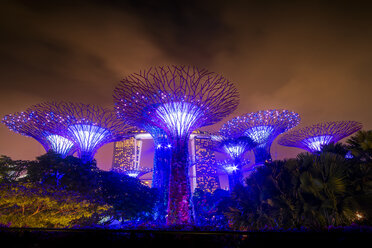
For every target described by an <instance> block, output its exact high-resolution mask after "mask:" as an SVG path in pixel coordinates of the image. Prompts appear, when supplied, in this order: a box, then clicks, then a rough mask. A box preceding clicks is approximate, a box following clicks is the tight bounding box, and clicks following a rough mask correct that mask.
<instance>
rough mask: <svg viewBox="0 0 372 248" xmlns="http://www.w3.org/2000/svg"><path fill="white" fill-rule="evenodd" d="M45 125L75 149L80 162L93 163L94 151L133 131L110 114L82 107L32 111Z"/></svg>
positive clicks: (53, 105) (45, 105)
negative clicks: (72, 143) (73, 145)
mask: <svg viewBox="0 0 372 248" xmlns="http://www.w3.org/2000/svg"><path fill="white" fill-rule="evenodd" d="M32 108H33V109H34V110H35V112H36V113H38V115H39V116H41V117H42V118H43V120H44V123H47V125H46V128H48V127H49V128H51V129H53V130H58V133H60V134H61V135H62V136H64V137H67V138H69V140H71V141H73V142H74V144H75V145H76V147H78V153H79V157H80V158H81V159H82V160H83V161H84V162H89V161H91V160H93V158H94V155H95V153H96V151H97V150H98V148H100V147H101V146H103V145H104V144H106V143H110V142H113V141H117V140H120V139H122V138H123V137H125V136H127V135H128V133H130V132H132V131H134V130H135V128H134V127H132V126H129V125H126V124H124V123H123V122H122V121H121V120H120V119H118V118H117V116H116V114H115V112H114V111H112V110H110V109H106V108H102V107H99V106H95V105H89V104H82V103H70V102H61V103H53V102H52V103H49V102H47V103H42V104H39V105H35V106H33V107H32Z"/></svg>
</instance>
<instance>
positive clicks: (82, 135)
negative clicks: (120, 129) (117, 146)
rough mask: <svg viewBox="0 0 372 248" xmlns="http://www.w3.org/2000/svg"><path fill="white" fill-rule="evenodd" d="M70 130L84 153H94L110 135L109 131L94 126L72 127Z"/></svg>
mask: <svg viewBox="0 0 372 248" xmlns="http://www.w3.org/2000/svg"><path fill="white" fill-rule="evenodd" d="M68 129H69V131H70V132H72V133H73V135H74V137H75V139H76V141H77V142H78V143H79V146H80V149H81V151H84V152H93V151H94V150H95V149H96V148H97V146H99V145H100V143H101V142H102V141H103V140H104V139H105V138H106V137H107V136H109V135H110V132H109V131H108V130H107V129H105V128H102V127H98V126H94V125H83V124H81V125H72V126H70V127H69V128H68Z"/></svg>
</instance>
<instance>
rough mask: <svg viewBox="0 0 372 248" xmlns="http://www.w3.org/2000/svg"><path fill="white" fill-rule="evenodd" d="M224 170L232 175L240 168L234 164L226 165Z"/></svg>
mask: <svg viewBox="0 0 372 248" xmlns="http://www.w3.org/2000/svg"><path fill="white" fill-rule="evenodd" d="M223 169H224V170H225V171H226V172H227V173H228V174H231V173H233V172H235V171H237V170H238V167H237V166H236V165H233V164H226V165H224V166H223Z"/></svg>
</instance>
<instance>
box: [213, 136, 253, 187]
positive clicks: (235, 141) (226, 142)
mask: <svg viewBox="0 0 372 248" xmlns="http://www.w3.org/2000/svg"><path fill="white" fill-rule="evenodd" d="M211 139H212V140H213V141H214V149H215V150H216V151H219V152H223V153H226V154H227V155H228V156H229V157H230V159H229V160H226V161H223V162H217V163H216V165H217V169H219V170H222V171H224V172H225V173H226V174H227V175H228V177H229V189H230V190H232V189H233V188H234V187H235V186H236V185H237V184H242V183H243V171H242V170H243V166H244V165H247V164H248V162H247V160H244V159H243V156H244V154H245V153H246V152H247V151H249V150H251V149H253V148H254V147H255V146H256V145H257V143H256V142H254V141H253V140H252V139H251V138H249V137H247V136H240V137H237V138H231V137H224V136H222V135H218V134H214V135H211Z"/></svg>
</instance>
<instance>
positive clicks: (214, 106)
mask: <svg viewBox="0 0 372 248" xmlns="http://www.w3.org/2000/svg"><path fill="white" fill-rule="evenodd" d="M114 99H115V103H116V108H117V111H118V112H119V113H121V114H123V115H124V116H126V117H127V119H126V120H127V121H128V122H129V123H130V124H133V125H137V126H142V125H144V124H145V123H148V124H149V125H151V126H156V127H158V128H160V129H162V130H163V131H164V132H165V133H166V134H167V138H168V140H169V142H170V143H171V167H170V178H169V196H168V215H167V223H168V224H190V223H191V221H192V212H191V207H190V194H191V192H190V181H189V175H188V164H189V163H188V140H189V137H190V134H191V132H192V131H193V130H195V129H197V128H199V127H202V126H206V125H211V124H214V123H216V122H218V121H220V120H222V118H224V117H225V116H227V115H228V114H230V113H231V112H233V111H234V110H235V109H236V108H237V106H238V93H237V90H236V88H235V87H234V85H233V84H232V83H231V82H229V81H228V80H227V79H225V78H224V77H222V76H220V75H218V74H216V73H213V72H208V71H207V70H205V69H198V68H196V67H190V66H166V67H156V68H151V69H149V70H145V71H142V72H140V73H138V74H132V75H130V76H128V77H126V78H125V79H124V80H122V81H121V84H120V85H119V86H118V87H117V88H116V89H115V94H114Z"/></svg>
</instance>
